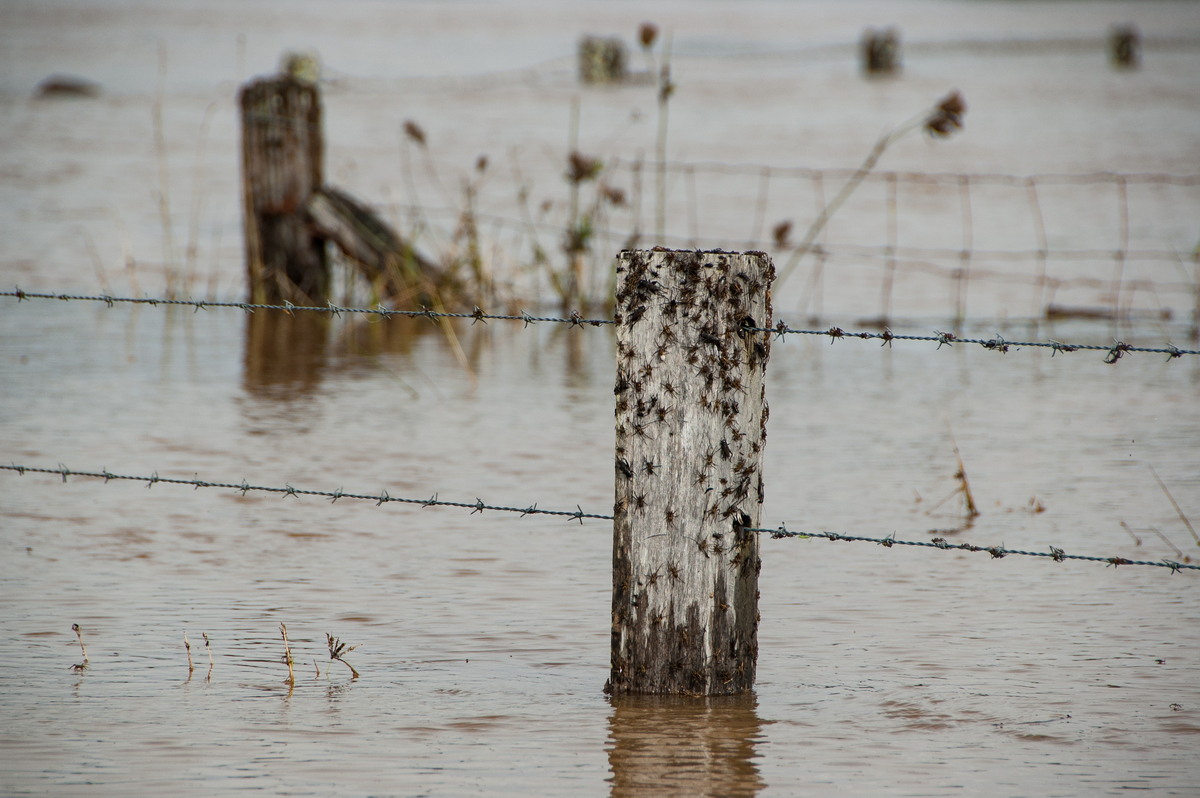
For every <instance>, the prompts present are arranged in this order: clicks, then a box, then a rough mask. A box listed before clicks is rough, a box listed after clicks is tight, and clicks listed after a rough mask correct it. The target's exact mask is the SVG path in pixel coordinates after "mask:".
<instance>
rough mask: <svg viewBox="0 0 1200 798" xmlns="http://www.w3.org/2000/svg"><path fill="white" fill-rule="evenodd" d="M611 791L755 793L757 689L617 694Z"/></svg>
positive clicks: (617, 794)
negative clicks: (731, 693) (694, 693)
mask: <svg viewBox="0 0 1200 798" xmlns="http://www.w3.org/2000/svg"><path fill="white" fill-rule="evenodd" d="M610 703H611V704H612V707H613V711H612V714H611V715H610V716H609V720H608V763H609V768H610V769H611V771H612V777H611V783H612V790H611V795H612V796H613V798H629V796H635V795H651V794H653V795H681V796H682V795H687V796H693V795H721V796H729V795H738V796H753V795H757V794H758V791H759V790H761V789H762V788H763V787H764V786H766V784H765V782H764V780H763V778H762V775H761V774H760V773H759V771H758V765H757V764H756V761H755V760H756V759H757V757H758V752H757V746H758V743H759V741H760V740H761V739H762V726H763V722H762V721H761V720H759V717H758V712H757V709H758V699H757V698H756V697H755V695H754V694H753V693H749V694H746V695H737V696H712V697H696V698H693V697H687V696H657V695H632V696H618V697H614V698H612V699H610Z"/></svg>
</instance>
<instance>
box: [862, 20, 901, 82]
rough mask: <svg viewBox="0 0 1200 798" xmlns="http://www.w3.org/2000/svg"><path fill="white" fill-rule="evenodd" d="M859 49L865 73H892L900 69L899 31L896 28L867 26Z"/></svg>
mask: <svg viewBox="0 0 1200 798" xmlns="http://www.w3.org/2000/svg"><path fill="white" fill-rule="evenodd" d="M859 49H860V55H861V59H862V69H863V72H865V73H866V74H867V75H893V74H895V73H896V72H898V71H899V70H900V32H899V31H898V30H896V28H886V29H885V30H875V29H874V28H867V29H866V30H865V31H863V35H862V40H861V42H860V44H859Z"/></svg>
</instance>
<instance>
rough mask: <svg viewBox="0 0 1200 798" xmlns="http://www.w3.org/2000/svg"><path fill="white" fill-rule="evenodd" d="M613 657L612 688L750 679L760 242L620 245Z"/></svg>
mask: <svg viewBox="0 0 1200 798" xmlns="http://www.w3.org/2000/svg"><path fill="white" fill-rule="evenodd" d="M617 276H618V290H617V297H616V299H617V305H616V322H617V376H616V387H615V389H614V390H615V394H616V501H615V507H614V512H613V515H614V522H613V604H612V663H611V664H612V667H611V674H610V678H609V682H608V684H607V685H606V688H605V689H606V691H607V692H610V693H613V694H624V693H666V694H690V695H723V694H733V693H740V692H744V691H747V690H750V689H751V688H752V687H753V685H754V673H755V666H756V663H757V658H758V573H759V570H760V568H761V561H760V559H759V548H758V537H757V535H756V534H755V533H753V532H750V531H748V530H750V529H753V528H755V527H757V526H758V523H759V518H760V509H761V505H762V501H763V479H762V452H763V445H764V443H765V441H766V421H767V406H766V398H765V392H764V384H763V378H764V375H765V371H766V364H767V359H768V357H769V356H770V346H771V339H770V333H767V332H764V331H763V330H765V329H768V328H770V327H771V294H770V286H771V283H772V281H773V280H774V277H775V269H774V266H773V264H772V263H771V259H770V257H768V256H767V255H766V254H765V253H762V252H746V253H730V252H720V251H713V252H700V251H673V250H664V249H654V250H650V251H625V252H622V253H620V254H619V255H618V256H617Z"/></svg>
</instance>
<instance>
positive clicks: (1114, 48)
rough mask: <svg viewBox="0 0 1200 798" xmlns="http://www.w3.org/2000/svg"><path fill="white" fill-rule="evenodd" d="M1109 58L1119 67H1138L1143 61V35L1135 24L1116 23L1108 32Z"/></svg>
mask: <svg viewBox="0 0 1200 798" xmlns="http://www.w3.org/2000/svg"><path fill="white" fill-rule="evenodd" d="M1108 58H1109V60H1110V61H1111V62H1112V65H1113V66H1114V67H1116V68H1117V69H1137V68H1138V65H1139V64H1141V61H1142V45H1141V37H1140V36H1138V29H1137V28H1136V27H1134V26H1133V25H1114V26H1113V27H1112V29H1110V30H1109V32H1108Z"/></svg>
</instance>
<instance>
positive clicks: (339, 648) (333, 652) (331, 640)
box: [325, 632, 358, 679]
mask: <svg viewBox="0 0 1200 798" xmlns="http://www.w3.org/2000/svg"><path fill="white" fill-rule="evenodd" d="M325 642H326V643H328V644H329V658H330V659H336V660H337V661H338V662H340V663H342V664H343V665H345V666H346V667H347V668H349V669H350V674H351V676H350V678H352V679H357V678H358V671H356V670H355V669H354V666H353V665H351V664H350V663H349V662H346V660H344V659H342V657H343V656H344V655H346V654H349V653H350V652H351V651H353V650H354V649H356V648H358V646H348V645H346V644H345V643H343V642H342V641H341V640H338V639H337V638H336V637H334V636H333V635H331V634H329V633H328V632H326V633H325Z"/></svg>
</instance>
